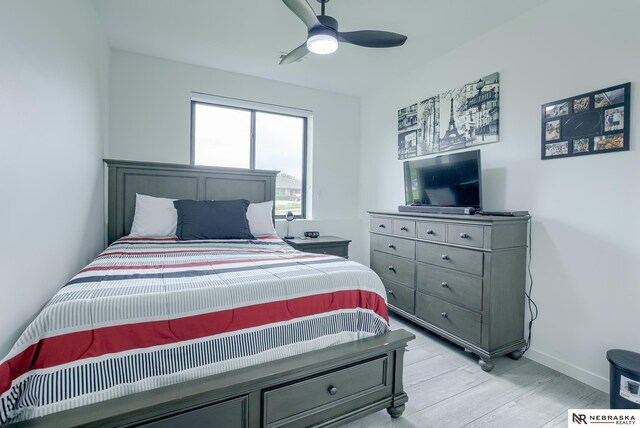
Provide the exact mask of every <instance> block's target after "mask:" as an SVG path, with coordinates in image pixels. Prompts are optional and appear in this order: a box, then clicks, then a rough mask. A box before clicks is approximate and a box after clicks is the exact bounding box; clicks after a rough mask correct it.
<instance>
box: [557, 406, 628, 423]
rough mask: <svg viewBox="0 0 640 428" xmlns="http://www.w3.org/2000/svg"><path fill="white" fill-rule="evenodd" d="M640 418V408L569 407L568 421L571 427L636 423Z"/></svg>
mask: <svg viewBox="0 0 640 428" xmlns="http://www.w3.org/2000/svg"><path fill="white" fill-rule="evenodd" d="M638 420H640V410H632V409H614V410H608V409H607V410H601V409H569V410H568V412H567V422H568V426H569V427H583V426H585V425H590V424H597V426H602V425H636V423H637V422H638Z"/></svg>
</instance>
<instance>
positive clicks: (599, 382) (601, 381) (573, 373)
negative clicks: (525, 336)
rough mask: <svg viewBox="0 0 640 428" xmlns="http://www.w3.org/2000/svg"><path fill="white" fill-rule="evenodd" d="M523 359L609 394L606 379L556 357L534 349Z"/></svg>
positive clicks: (607, 380)
mask: <svg viewBox="0 0 640 428" xmlns="http://www.w3.org/2000/svg"><path fill="white" fill-rule="evenodd" d="M525 357H527V358H529V359H530V360H533V361H535V362H537V363H540V364H542V365H545V366H547V367H549V368H552V369H554V370H556V371H559V372H560V373H562V374H565V375H567V376H570V377H572V378H574V379H577V380H579V381H580V382H583V383H586V384H587V385H589V386H592V387H594V388H596V389H599V390H600V391H603V392H606V393H607V394H608V393H609V379H608V378H604V377H602V376H599V375H597V374H595V373H591V372H588V371H586V370H583V369H581V368H579V367H576V366H574V365H572V364H569V363H567V362H566V361H562V360H559V359H557V358H556V357H552V356H551V355H548V354H545V353H544V352H539V351H536V350H535V349H529V350H528V351H527V353H526V354H525Z"/></svg>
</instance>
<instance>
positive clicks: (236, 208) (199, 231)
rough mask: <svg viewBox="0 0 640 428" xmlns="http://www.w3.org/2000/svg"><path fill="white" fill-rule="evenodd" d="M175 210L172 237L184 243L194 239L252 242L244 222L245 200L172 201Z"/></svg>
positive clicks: (247, 204)
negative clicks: (174, 234) (175, 216)
mask: <svg viewBox="0 0 640 428" xmlns="http://www.w3.org/2000/svg"><path fill="white" fill-rule="evenodd" d="M173 205H174V206H175V207H176V210H177V211H178V225H177V228H176V235H177V236H178V239H180V240H183V241H187V240H194V239H254V236H253V235H252V234H251V230H250V229H249V222H248V221H247V208H248V207H249V201H248V200H246V199H236V200H231V201H193V200H190V199H180V200H177V201H174V202H173Z"/></svg>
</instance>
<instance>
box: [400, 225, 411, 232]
mask: <svg viewBox="0 0 640 428" xmlns="http://www.w3.org/2000/svg"><path fill="white" fill-rule="evenodd" d="M400 230H402V231H403V232H408V231H409V229H407V226H402V227H401V228H400Z"/></svg>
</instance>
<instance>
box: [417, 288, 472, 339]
mask: <svg viewBox="0 0 640 428" xmlns="http://www.w3.org/2000/svg"><path fill="white" fill-rule="evenodd" d="M416 316H418V317H420V318H422V319H423V320H425V321H426V322H428V323H430V324H433V325H435V326H437V327H440V328H441V329H443V330H446V331H447V332H449V333H451V334H454V335H456V336H460V337H462V338H464V339H467V340H469V341H471V342H474V343H478V344H479V343H480V338H481V332H482V317H481V316H480V314H477V313H475V312H473V311H470V310H468V309H464V308H461V307H460V306H456V305H454V304H452V303H448V302H445V301H444V300H440V299H438V298H435V297H432V296H429V295H426V294H422V293H420V292H417V293H416Z"/></svg>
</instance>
